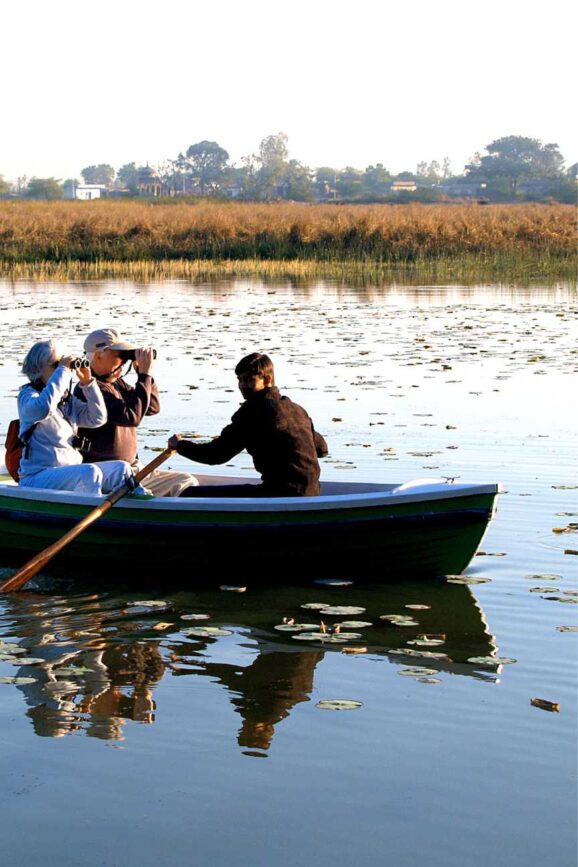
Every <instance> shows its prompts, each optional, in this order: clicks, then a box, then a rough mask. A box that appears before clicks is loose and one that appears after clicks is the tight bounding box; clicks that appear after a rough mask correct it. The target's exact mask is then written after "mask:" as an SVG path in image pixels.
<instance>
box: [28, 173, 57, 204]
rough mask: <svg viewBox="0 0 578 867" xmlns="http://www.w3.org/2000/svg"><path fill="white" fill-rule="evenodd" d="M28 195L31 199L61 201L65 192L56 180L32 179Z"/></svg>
mask: <svg viewBox="0 0 578 867" xmlns="http://www.w3.org/2000/svg"><path fill="white" fill-rule="evenodd" d="M26 195H27V197H28V198H29V199H61V198H62V197H63V195H64V191H63V189H62V187H61V186H60V182H59V181H57V180H56V178H30V180H29V181H28V187H27V188H26Z"/></svg>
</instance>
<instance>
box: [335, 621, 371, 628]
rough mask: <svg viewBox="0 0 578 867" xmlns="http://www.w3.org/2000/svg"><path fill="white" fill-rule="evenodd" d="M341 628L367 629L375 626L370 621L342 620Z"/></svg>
mask: <svg viewBox="0 0 578 867" xmlns="http://www.w3.org/2000/svg"><path fill="white" fill-rule="evenodd" d="M341 626H342V627H343V626H345V628H346V629H365V627H366V626H373V623H370V621H369V620H342V621H341Z"/></svg>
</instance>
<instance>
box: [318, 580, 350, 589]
mask: <svg viewBox="0 0 578 867" xmlns="http://www.w3.org/2000/svg"><path fill="white" fill-rule="evenodd" d="M313 583H314V584H324V585H325V586H326V587H351V585H352V584H353V581H350V580H349V579H348V578H316V579H315V580H314V581H313Z"/></svg>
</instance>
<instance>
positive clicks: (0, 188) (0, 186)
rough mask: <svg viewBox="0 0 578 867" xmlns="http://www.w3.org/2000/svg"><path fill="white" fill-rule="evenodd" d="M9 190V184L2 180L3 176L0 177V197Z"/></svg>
mask: <svg viewBox="0 0 578 867" xmlns="http://www.w3.org/2000/svg"><path fill="white" fill-rule="evenodd" d="M9 190H10V184H9V183H8V181H5V180H4V177H3V175H0V196H3V195H5V194H6V193H7V192H8V191H9Z"/></svg>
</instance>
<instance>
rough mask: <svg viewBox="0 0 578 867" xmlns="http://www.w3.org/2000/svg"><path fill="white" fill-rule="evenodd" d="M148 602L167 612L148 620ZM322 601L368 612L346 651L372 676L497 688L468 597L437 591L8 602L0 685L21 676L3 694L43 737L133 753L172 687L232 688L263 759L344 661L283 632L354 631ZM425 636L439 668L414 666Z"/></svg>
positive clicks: (397, 588)
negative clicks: (290, 627) (459, 678)
mask: <svg viewBox="0 0 578 867" xmlns="http://www.w3.org/2000/svg"><path fill="white" fill-rule="evenodd" d="M150 601H156V602H157V607H154V608H152V607H148V606H147V604H145V603H147V602H150ZM311 602H324V603H327V604H332V605H334V604H339V605H348V606H357V607H358V608H362V609H364V613H363V615H359V616H362V617H363V619H364V620H367V622H370V623H371V624H372V625H371V626H368V627H362V628H361V629H360V632H361V634H362V637H361V638H360V639H359V640H356V641H353V642H349V644H352V645H356V646H360V645H363V646H365V647H366V648H367V654H364V656H363V658H361V657H356V658H357V660H358V662H359V663H361V664H369V663H375V662H381V663H386V664H388V663H389V664H392V665H394V666H396V668H399V669H400V670H401V669H402V668H404V667H407V666H411V665H421V666H424V665H425V666H427V667H428V668H431V669H435V671H436V672H439V673H440V674H441V673H449V674H452V675H465V676H468V677H476V678H484V679H487V680H495V679H496V678H497V671H496V670H495V669H480V668H479V667H476V666H474V665H472V664H471V663H468V662H467V660H468V658H469V657H472V656H487V655H489V654H491V653H492V652H494V651H495V642H494V637H493V636H492V635H491V634H490V632H489V630H488V628H487V625H486V623H485V620H484V616H483V612H482V610H481V609H480V607H479V605H478V603H477V602H476V600H475V598H474V596H473V594H472V593H471V591H470V588H469V587H467V586H463V585H455V584H448V583H445V582H439V583H437V582H436V583H423V584H422V583H411V584H408V583H405V584H399V585H396V584H393V585H387V586H371V587H364V588H357V587H355V586H354V587H347V588H340V589H339V590H337V589H336V588H328V587H323V586H319V587H317V586H312V587H306V588H304V587H280V588H277V589H274V590H273V589H265V588H258V587H256V588H249V592H248V593H247V594H242V595H240V594H235V593H223V592H219V591H210V590H206V591H202V592H197V593H184V592H181V593H175V594H171V595H170V596H159V595H150V594H149V595H148V596H145V597H142V596H141V597H139V598H138V599H137V598H136V597H135V596H134V594H130V593H118V592H116V591H115V592H114V594H112V593H111V594H107V593H106V592H102V591H101V592H99V593H84V594H83V595H75V596H74V595H67V596H56V595H50V596H49V595H43V594H40V593H30V592H28V593H25V594H22V595H20V596H18V597H9V598H7V599H6V601H5V609H4V614H3V616H2V617H0V665H1V666H2V668H3V669H4V670H3V672H2V674H4V675H5V676H6V675H8V676H13V677H15V681H14V687H10V686H9V685H3V686H2V688H3V689H10V688H16V689H18V690H19V691H20V692H21V694H22V697H23V699H24V701H25V704H26V706H27V710H26V716H27V717H28V718H29V719H30V720H31V722H32V726H33V730H34V732H35V734H37V735H39V736H41V737H62V736H64V735H67V734H75V733H77V734H85V735H87V736H88V737H96V738H101V739H106V740H122V739H124V738H125V737H126V735H127V727H128V724H129V723H130V722H136V723H142V724H151V723H154V722H155V714H156V712H157V702H158V701H159V689H158V687H159V684H161V682H163V685H165V684H168V683H169V679H170V678H173V677H177V678H183V677H186V678H206V679H207V680H208V681H209V682H210V683H212V684H215V685H216V686H219V687H220V688H223V687H224V688H225V689H226V692H227V695H228V698H229V701H230V704H231V706H232V708H233V709H234V711H235V712H236V714H238V715H239V716H240V718H241V721H240V725H239V727H238V731H237V732H236V740H237V743H238V744H239V746H240V747H242V748H244V749H257V750H261V751H265V750H267V749H268V748H269V747H270V745H271V743H272V740H273V737H274V734H275V730H276V727H277V726H278V725H279V724H280V723H282V721H283V720H286V719H287V718H288V717H289V716H290V714H291V711H292V709H293V708H294V707H295V706H296V705H297V704H299V703H301V702H306V701H309V700H310V698H311V695H312V692H313V689H314V682H315V674H316V670H317V669H318V667H319V666H320V665H321V664H322V663H323V660H324V658H325V657H326V654H328V653H337V654H339V653H340V651H341V649H342V648H341V646H340V645H327V644H326V643H323V642H321V641H313V640H311V641H307V642H302V641H297V640H295V639H294V638H292V635H291V633H287V632H280V631H277V630H276V629H275V626H276V625H279V624H281V623H282V621H283V618H284V617H285V618H288V617H292V618H295V619H296V620H298V621H300V622H302V621H304V620H306V621H307V622H310V623H319V622H320V620H321V619H324V621H327V624H328V625H329V626H331V625H333V624H334V623H339V622H340V621H343V620H344V619H345V618H344V617H343V616H342V617H339V616H331V615H329V616H328V615H325V614H324V615H321V614H320V612H319V611H318V610H315V609H303V608H302V606H303V605H304V604H307V603H311ZM135 603H138V604H135ZM161 603H163V605H162V607H161ZM408 605H419V606H420V608H418V609H416V608H409V609H408V608H407V606H408ZM422 606H423V607H422ZM392 613H398V614H406V615H410V616H411V617H413V618H415V619H416V620H417V621H418V624H416V625H415V626H405V627H401V628H400V627H396V626H395V625H393V624H392V623H390V622H389V621H387V620H382V619H380V617H381V616H382V615H384V614H392ZM191 614H196V615H198V616H202V615H205V616H207V619H205V620H201V619H200V620H199V621H198V623H197V622H196V621H191V620H190V619H188V615H191ZM183 617H184V618H185V619H183ZM192 623H193V624H195V623H197V625H207V624H210V625H211V627H215V626H222V627H225V634H224V635H223V636H218V637H211V636H210V635H209V636H202V635H200V636H199V635H188V634H186V632H185V630H186V629H187V628H190V627H191V624H192ZM419 634H429V635H431V634H436V635H438V636H443V640H444V644H443V646H441V647H434V648H433V651H438V652H440V651H441V652H440V654H439V656H437V655H434V656H427V655H426V656H424V657H421V658H420V657H416V656H408V655H406V653H407V652H409V653H410V654H411V653H413V654H415V653H416V652H420V651H419V650H418V651H416V647H415V645H412V646H411V647H410V645H409V644H408V642H409V641H413V640H415V637H416V635H419ZM400 651H403V653H401V654H400ZM433 651H431V650H429V648H428V651H421V652H425V653H426V654H427V653H431V652H433ZM334 659H339V662H340V663H342V664H343V665H344V666H345V665H350V664H351V662H352V659H351V657H349V656H345V655H343V656H340V657H334ZM20 679H22V680H20ZM191 700H193V701H194V697H193V698H192V699H191ZM167 701H170V699H167Z"/></svg>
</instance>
